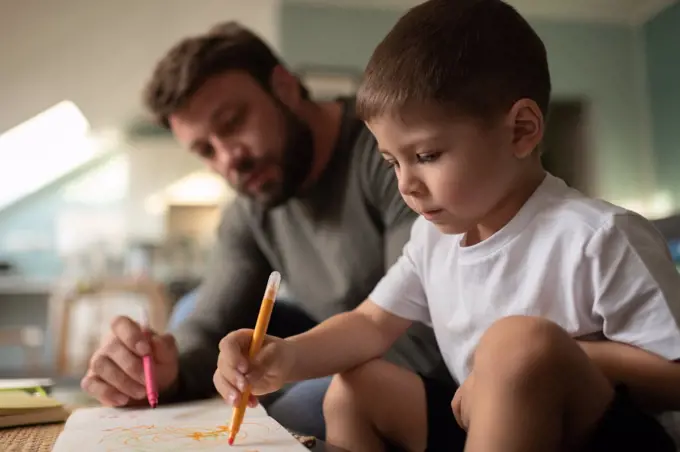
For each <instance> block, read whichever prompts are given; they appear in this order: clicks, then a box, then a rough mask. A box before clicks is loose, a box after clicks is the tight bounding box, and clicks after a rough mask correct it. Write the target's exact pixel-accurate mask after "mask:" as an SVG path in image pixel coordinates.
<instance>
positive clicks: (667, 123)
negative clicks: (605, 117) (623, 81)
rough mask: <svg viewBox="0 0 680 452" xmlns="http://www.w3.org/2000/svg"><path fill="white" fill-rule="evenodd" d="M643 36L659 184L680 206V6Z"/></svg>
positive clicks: (648, 26)
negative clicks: (679, 53)
mask: <svg viewBox="0 0 680 452" xmlns="http://www.w3.org/2000/svg"><path fill="white" fill-rule="evenodd" d="M643 33H644V42H645V53H646V56H647V73H648V89H649V99H650V104H651V112H652V133H653V143H654V156H655V159H656V167H657V174H658V183H659V186H660V187H662V188H664V189H666V190H669V191H670V192H671V193H672V194H673V195H674V197H675V199H674V201H675V204H676V205H677V206H679V207H680V177H679V176H678V171H680V59H679V58H678V52H679V51H680V3H678V4H675V5H674V6H671V7H670V8H669V9H667V10H666V11H664V12H662V13H661V14H659V15H658V16H656V17H655V18H653V19H652V20H651V21H649V22H648V23H646V24H645V26H644V29H643Z"/></svg>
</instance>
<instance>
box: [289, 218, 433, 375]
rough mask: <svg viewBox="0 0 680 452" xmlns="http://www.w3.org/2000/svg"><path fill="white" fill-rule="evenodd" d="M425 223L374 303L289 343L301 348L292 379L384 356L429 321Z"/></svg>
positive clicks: (384, 280)
mask: <svg viewBox="0 0 680 452" xmlns="http://www.w3.org/2000/svg"><path fill="white" fill-rule="evenodd" d="M424 225H426V223H424V220H423V221H416V223H415V224H414V225H413V229H412V231H411V239H410V240H409V242H408V243H407V244H406V245H405V246H404V248H403V249H404V251H403V253H402V255H401V256H400V257H399V259H398V260H397V262H396V263H395V264H394V265H393V266H392V267H390V269H389V270H388V272H387V274H386V275H385V276H384V277H383V278H382V279H381V280H380V282H379V283H378V284H377V286H376V287H375V289H373V292H372V293H371V294H370V295H369V297H368V300H366V301H365V302H363V303H362V304H361V305H359V306H358V307H357V308H356V309H355V310H353V311H351V312H347V313H343V314H339V315H336V316H334V317H332V318H330V319H328V320H326V321H325V322H323V323H321V324H320V325H318V326H316V327H315V328H313V329H311V330H310V331H308V332H306V333H303V334H301V335H298V336H294V337H292V338H289V339H288V342H289V343H291V344H292V345H293V346H294V350H295V352H294V354H295V365H294V366H293V371H292V375H290V379H291V380H294V381H297V380H300V379H308V378H314V377H321V376H325V375H331V374H335V373H339V372H343V371H345V370H348V369H350V368H352V367H355V366H358V365H360V364H363V363H365V362H367V361H370V360H372V359H376V358H379V357H381V356H382V355H384V354H385V352H387V350H388V349H389V348H390V347H391V346H392V344H393V343H394V342H395V341H396V340H397V339H398V338H399V336H401V335H402V334H404V332H406V330H407V329H408V328H409V327H410V326H411V323H412V322H413V321H419V322H423V323H429V310H428V307H427V300H426V298H425V291H424V289H423V286H422V283H421V281H422V278H421V276H420V272H419V267H420V265H419V262H420V261H421V260H422V248H423V247H422V240H423V236H424V235H425V234H424V230H423V226H424Z"/></svg>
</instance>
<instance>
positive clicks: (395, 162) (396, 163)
mask: <svg viewBox="0 0 680 452" xmlns="http://www.w3.org/2000/svg"><path fill="white" fill-rule="evenodd" d="M385 163H387V165H388V166H393V167H396V166H399V163H398V162H397V161H396V160H392V159H385Z"/></svg>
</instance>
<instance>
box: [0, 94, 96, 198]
mask: <svg viewBox="0 0 680 452" xmlns="http://www.w3.org/2000/svg"><path fill="white" fill-rule="evenodd" d="M89 130H90V125H89V123H88V121H87V119H86V118H85V116H83V114H82V112H81V111H80V109H78V107H77V106H76V105H75V104H74V103H73V102H71V101H63V102H60V103H58V104H57V105H55V106H53V107H51V108H49V109H47V110H45V111H43V112H42V113H40V114H38V115H37V116H34V117H33V118H31V119H29V120H28V121H26V122H24V123H22V124H19V125H18V126H16V127H14V128H13V129H10V130H8V131H7V132H5V133H4V134H2V135H0V209H2V208H3V207H5V206H7V205H9V204H11V203H13V202H15V201H17V200H19V199H21V198H22V197H24V196H27V195H29V194H31V193H33V192H34V191H36V190H39V189H40V188H42V187H44V186H45V185H47V184H49V183H50V182H53V181H54V180H56V179H57V178H59V177H61V176H64V175H65V174H67V173H68V172H70V171H72V170H74V169H75V168H77V167H78V166H80V165H82V164H84V163H86V162H87V161H88V160H90V159H92V158H93V157H94V156H96V155H97V154H98V153H99V152H100V147H99V146H96V145H95V144H94V142H93V141H92V140H90V138H89Z"/></svg>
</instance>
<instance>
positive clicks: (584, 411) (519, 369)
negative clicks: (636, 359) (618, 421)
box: [461, 317, 614, 452]
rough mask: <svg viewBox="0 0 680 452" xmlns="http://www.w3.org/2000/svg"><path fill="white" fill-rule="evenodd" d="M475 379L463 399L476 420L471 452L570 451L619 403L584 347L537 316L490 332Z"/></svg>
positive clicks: (469, 442) (478, 358)
mask: <svg viewBox="0 0 680 452" xmlns="http://www.w3.org/2000/svg"><path fill="white" fill-rule="evenodd" d="M472 378H473V380H472V381H471V384H470V385H469V388H468V387H466V386H468V385H464V386H465V389H464V392H463V393H462V394H461V395H462V401H463V402H462V406H463V410H464V411H465V415H464V417H465V418H466V419H467V421H468V422H469V425H468V439H467V444H466V448H465V450H466V452H478V451H483V452H495V451H499V452H500V451H502V452H514V451H518V452H519V451H521V452H533V451H536V452H539V451H540V452H549V451H559V450H570V449H571V447H574V446H580V445H581V443H582V442H583V441H584V440H585V438H586V437H587V435H588V433H589V432H590V431H591V430H592V429H593V428H594V427H595V426H596V424H597V422H598V421H599V419H600V418H601V417H602V415H603V414H604V412H605V411H606V409H607V407H608V405H609V403H610V402H611V401H612V400H613V397H614V391H613V388H612V387H611V385H610V384H609V382H608V381H607V379H606V378H605V377H604V375H603V374H602V373H601V372H600V371H599V370H598V369H596V368H595V366H594V365H593V364H592V363H591V361H590V359H589V358H588V357H587V356H586V354H585V353H584V352H583V351H582V350H581V348H580V347H579V346H578V344H577V342H576V341H574V340H573V339H572V338H571V337H569V335H568V334H567V333H566V332H565V331H564V330H562V329H561V328H560V327H559V326H557V325H555V324H553V323H551V322H549V321H547V320H543V319H539V318H533V317H508V318H506V319H503V320H501V321H499V322H497V323H496V324H494V325H493V326H492V327H491V328H489V330H488V331H487V332H486V334H485V335H484V336H483V338H482V340H481V341H480V343H479V346H478V348H477V351H476V353H475V357H474V371H473V376H472ZM466 399H467V400H466Z"/></svg>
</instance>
